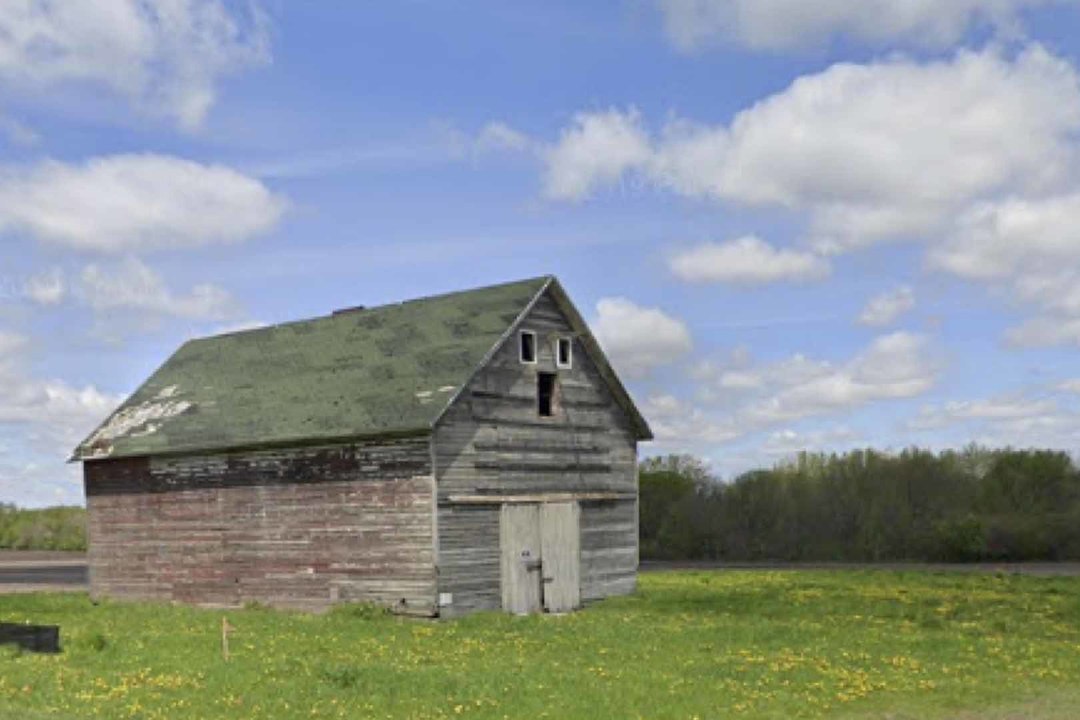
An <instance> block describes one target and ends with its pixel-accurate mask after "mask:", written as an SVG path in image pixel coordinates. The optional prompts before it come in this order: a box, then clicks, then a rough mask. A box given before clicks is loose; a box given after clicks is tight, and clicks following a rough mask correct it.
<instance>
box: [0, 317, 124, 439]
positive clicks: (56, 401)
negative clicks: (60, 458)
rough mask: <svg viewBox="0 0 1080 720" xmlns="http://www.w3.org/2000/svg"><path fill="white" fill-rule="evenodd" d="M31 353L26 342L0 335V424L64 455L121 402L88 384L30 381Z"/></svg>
mask: <svg viewBox="0 0 1080 720" xmlns="http://www.w3.org/2000/svg"><path fill="white" fill-rule="evenodd" d="M30 348H31V343H30V341H29V338H27V337H25V336H23V335H19V334H15V333H9V332H3V331H0V425H12V426H16V427H18V428H20V429H21V430H22V431H23V432H24V434H25V436H26V437H27V438H28V439H29V441H31V442H32V443H34V444H35V445H37V446H39V447H41V448H43V449H45V450H46V451H51V452H53V453H63V452H66V450H70V449H71V447H73V446H74V444H75V443H77V442H78V441H79V440H81V439H82V437H83V436H84V435H85V434H86V433H89V432H90V430H92V429H93V426H94V425H95V424H96V423H97V422H99V421H100V420H101V419H102V418H103V417H104V416H105V414H106V413H107V412H108V411H109V410H111V409H112V408H113V407H115V406H116V405H117V404H118V403H119V402H120V398H119V397H118V396H114V395H110V394H108V393H104V392H102V391H100V390H99V389H97V388H95V387H93V386H90V385H87V386H84V387H81V388H80V387H75V386H72V385H70V384H69V383H66V382H64V381H62V380H42V379H39V378H35V377H33V376H32V375H30V373H29V372H28V371H27V369H26V368H27V362H26V360H27V358H26V356H27V354H28V352H29V350H30Z"/></svg>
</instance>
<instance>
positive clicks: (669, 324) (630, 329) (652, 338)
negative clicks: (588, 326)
mask: <svg viewBox="0 0 1080 720" xmlns="http://www.w3.org/2000/svg"><path fill="white" fill-rule="evenodd" d="M592 328H593V331H594V332H595V333H596V338H597V340H599V341H600V344H601V345H602V346H603V348H604V352H605V353H607V355H608V356H609V357H610V358H611V361H612V363H614V365H615V367H617V368H618V369H619V371H620V372H621V373H624V374H625V375H626V376H627V377H634V378H640V377H643V376H645V375H647V374H649V372H651V371H652V370H654V369H656V368H658V367H660V366H663V365H668V364H671V363H672V362H674V361H676V360H678V359H679V358H681V357H683V356H684V355H686V354H687V353H688V352H690V350H691V349H692V348H693V341H692V340H691V338H690V331H689V330H688V329H687V327H686V324H685V323H683V321H682V320H679V319H678V318H675V317H672V316H671V315H668V314H667V313H665V312H664V311H663V310H660V309H658V308H646V307H641V306H639V305H636V304H635V303H633V302H631V301H630V300H627V299H626V298H621V297H613V298H603V299H601V300H600V301H599V302H598V303H597V304H596V319H595V320H594V321H593V323H592Z"/></svg>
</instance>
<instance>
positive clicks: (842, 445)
mask: <svg viewBox="0 0 1080 720" xmlns="http://www.w3.org/2000/svg"><path fill="white" fill-rule="evenodd" d="M860 440H861V438H860V436H859V434H858V433H856V432H855V431H854V430H852V429H850V428H848V427H845V426H843V425H840V426H836V427H829V428H824V429H821V430H811V431H809V432H800V431H798V430H792V429H791V428H785V429H783V430H777V431H775V432H772V433H769V436H768V437H767V438H766V439H765V441H764V442H763V443H762V444H761V451H762V452H763V453H764V454H766V455H768V456H772V457H786V456H790V455H794V454H795V453H799V452H803V451H806V452H828V451H832V452H836V451H840V450H850V449H852V448H853V447H855V446H856V445H858V444H860Z"/></svg>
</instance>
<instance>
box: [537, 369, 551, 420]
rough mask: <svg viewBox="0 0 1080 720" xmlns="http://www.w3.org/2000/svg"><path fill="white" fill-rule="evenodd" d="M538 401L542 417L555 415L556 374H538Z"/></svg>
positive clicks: (538, 408)
mask: <svg viewBox="0 0 1080 720" xmlns="http://www.w3.org/2000/svg"><path fill="white" fill-rule="evenodd" d="M536 401H537V410H538V411H539V413H540V417H551V416H552V415H554V414H555V373H548V372H542V373H537V374H536Z"/></svg>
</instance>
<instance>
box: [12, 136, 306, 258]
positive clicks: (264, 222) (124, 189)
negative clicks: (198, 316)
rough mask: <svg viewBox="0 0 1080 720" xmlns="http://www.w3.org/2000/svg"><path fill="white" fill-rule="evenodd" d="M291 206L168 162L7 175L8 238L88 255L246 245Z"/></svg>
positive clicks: (228, 179) (212, 172) (227, 174)
mask: <svg viewBox="0 0 1080 720" xmlns="http://www.w3.org/2000/svg"><path fill="white" fill-rule="evenodd" d="M284 206H285V202H284V200H283V199H282V198H280V197H278V196H277V195H275V194H273V193H272V192H271V191H270V190H269V189H268V188H267V187H266V186H265V185H263V184H262V183H261V182H259V181H258V180H256V179H254V178H250V177H247V176H245V175H242V174H240V173H238V172H236V171H235V170H231V169H229V168H227V167H224V166H221V165H203V164H200V163H196V162H192V161H189V160H183V159H180V158H175V157H169V156H164V155H151V154H147V155H113V156H109V157H102V158H95V159H92V160H89V161H87V162H86V163H84V164H82V165H69V164H65V163H61V162H56V161H46V162H42V163H40V164H38V165H34V166H31V167H27V168H8V169H6V170H4V171H2V172H0V230H7V231H8V232H24V233H27V234H30V235H33V236H34V237H37V238H39V239H41V240H43V241H47V242H51V243H56V244H61V245H66V246H69V247H72V248H76V249H80V250H94V251H100V252H122V251H138V250H145V249H150V248H164V247H194V246H199V245H209V244H212V243H233V242H240V241H243V240H246V239H248V238H250V237H252V236H255V235H258V234H260V233H264V232H266V231H268V230H270V229H271V228H272V227H274V225H276V224H277V222H278V220H279V219H280V218H281V215H282V213H283V211H284Z"/></svg>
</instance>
